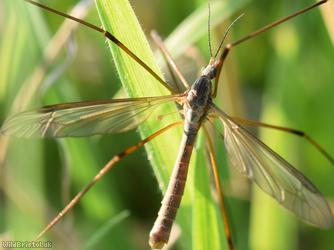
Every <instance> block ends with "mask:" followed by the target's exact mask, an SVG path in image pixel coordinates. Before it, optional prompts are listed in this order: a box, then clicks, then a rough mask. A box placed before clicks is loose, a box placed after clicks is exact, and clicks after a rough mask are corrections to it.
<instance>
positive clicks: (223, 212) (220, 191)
mask: <svg viewBox="0 0 334 250" xmlns="http://www.w3.org/2000/svg"><path fill="white" fill-rule="evenodd" d="M203 128H204V132H205V134H206V139H207V147H208V152H209V157H210V161H211V167H212V173H213V177H214V180H215V186H216V190H217V193H218V197H219V206H220V213H221V215H222V217H223V222H224V229H225V234H226V240H227V244H228V248H229V250H232V249H234V244H233V240H232V230H231V226H230V225H231V224H230V221H229V218H228V214H227V210H226V208H225V199H224V194H223V189H222V185H221V183H220V179H219V175H218V167H217V163H216V154H215V151H214V147H213V142H212V139H211V137H210V134H209V132H208V130H207V129H206V127H205V126H203Z"/></svg>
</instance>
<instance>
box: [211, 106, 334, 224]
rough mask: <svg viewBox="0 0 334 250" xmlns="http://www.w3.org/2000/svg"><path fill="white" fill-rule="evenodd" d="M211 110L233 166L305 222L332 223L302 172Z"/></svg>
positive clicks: (314, 190) (322, 199) (218, 112)
mask: <svg viewBox="0 0 334 250" xmlns="http://www.w3.org/2000/svg"><path fill="white" fill-rule="evenodd" d="M211 111H212V112H213V113H214V114H216V115H217V116H218V117H219V118H220V120H221V121H222V122H223V125H224V142H225V146H226V149H227V152H228V156H229V160H230V162H231V164H232V165H233V166H234V167H235V168H236V169H238V170H239V171H240V172H241V173H243V174H245V175H246V176H247V177H248V178H249V179H251V180H253V181H254V182H255V183H256V184H257V185H258V186H259V187H260V188H261V189H262V190H263V191H265V192H266V193H267V194H269V195H270V196H272V197H273V198H275V199H276V200H277V201H278V202H279V203H280V204H282V205H283V206H284V207H286V208H287V209H289V210H290V211H292V212H293V213H295V214H296V215H298V216H299V217H301V218H302V219H304V220H305V221H308V222H310V223H311V224H314V225H315V226H318V227H320V228H329V227H331V226H332V225H333V215H332V212H331V210H330V208H329V205H328V203H327V201H326V200H325V198H324V197H323V196H322V194H321V193H320V192H319V191H318V189H317V188H316V187H315V186H314V185H313V184H312V183H311V182H310V181H309V180H308V179H307V178H306V177H305V176H304V175H303V174H302V173H300V172H299V171H297V170H296V169H295V168H294V167H293V166H291V165H290V164H289V163H288V162H287V161H286V160H284V159H283V158H282V157H280V156H279V155H278V154H277V153H275V152H274V151H273V150H271V149H270V148H269V147H268V146H266V145H265V144H264V143H263V142H261V141H260V140H258V139H257V138H256V137H254V136H253V135H252V134H251V133H249V132H248V131H247V130H246V129H244V128H243V127H241V126H239V125H237V124H236V123H235V122H233V121H232V120H231V118H230V117H229V116H228V115H226V114H225V113H224V112H223V111H221V110H220V109H218V108H217V107H216V106H215V105H212V106H211Z"/></svg>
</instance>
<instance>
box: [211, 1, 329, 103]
mask: <svg viewBox="0 0 334 250" xmlns="http://www.w3.org/2000/svg"><path fill="white" fill-rule="evenodd" d="M327 1H328V0H322V1H320V2H317V3H314V4H312V5H310V6H308V7H306V8H304V9H301V10H299V11H297V12H294V13H292V14H290V15H288V16H286V17H284V18H281V19H279V20H277V21H275V22H272V23H270V24H268V25H266V26H264V27H262V28H260V29H258V30H256V31H254V32H252V33H250V34H249V35H247V36H244V37H242V38H240V39H239V40H237V41H235V42H232V43H229V44H227V45H226V46H225V47H224V49H223V52H222V54H221V55H220V58H219V63H218V65H217V74H216V79H215V87H214V91H213V94H212V96H213V97H216V95H217V90H218V82H219V77H220V72H221V69H222V66H223V64H224V61H225V59H226V57H227V55H228V53H229V52H230V50H231V49H232V48H233V47H235V46H237V45H239V44H241V43H243V42H245V41H247V40H249V39H251V38H253V37H255V36H257V35H260V34H261V33H263V32H265V31H267V30H269V29H271V28H273V27H275V26H277V25H279V24H281V23H284V22H286V21H288V20H289V19H291V18H294V17H296V16H299V15H300V14H303V13H305V12H307V11H309V10H311V9H314V8H316V7H318V6H320V5H322V4H324V3H326V2H327Z"/></svg>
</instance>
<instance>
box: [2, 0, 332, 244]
mask: <svg viewBox="0 0 334 250" xmlns="http://www.w3.org/2000/svg"><path fill="white" fill-rule="evenodd" d="M25 1H26V2H29V3H31V4H34V5H36V6H38V7H40V8H43V9H45V10H47V11H50V12H52V13H55V14H58V15H61V16H63V17H65V18H68V19H72V20H74V21H76V22H79V23H81V24H82V25H84V26H87V27H89V28H91V29H93V30H95V31H97V32H99V33H101V34H103V35H104V36H105V37H106V38H107V39H109V40H110V41H112V42H113V43H115V44H116V45H117V46H119V48H120V49H122V50H123V51H124V52H125V53H127V54H128V55H129V56H130V57H131V58H132V59H134V60H135V61H136V62H137V63H139V64H140V65H141V66H142V67H143V68H144V69H146V70H147V71H148V72H149V73H150V74H151V75H152V76H153V77H154V78H155V79H156V80H157V81H159V82H160V83H161V84H162V85H163V86H164V87H166V89H168V90H169V91H170V92H171V94H170V95H167V96H158V97H140V98H125V99H111V100H101V101H91V102H74V103H62V104H56V105H49V106H45V107H42V108H40V109H39V110H35V111H26V112H21V113H18V114H14V115H13V116H11V117H10V118H8V119H7V120H6V121H5V123H4V125H3V126H2V130H1V132H2V133H3V134H6V135H15V136H18V137H43V138H46V137H49V138H61V137H80V136H90V135H96V134H108V133H119V132H124V131H128V130H131V129H134V128H136V127H138V126H139V125H140V124H141V123H143V122H144V121H146V120H147V119H148V118H149V117H150V116H151V115H152V113H153V112H154V110H155V109H157V108H158V107H160V106H162V105H164V104H166V103H171V102H172V103H177V104H178V105H180V106H181V107H182V110H180V113H181V114H182V117H183V118H184V119H183V121H180V122H175V123H172V124H170V125H167V126H165V127H163V128H161V129H159V130H158V131H156V132H155V133H153V134H152V135H151V136H149V137H147V138H145V139H143V140H142V141H140V142H138V143H136V144H134V145H133V146H131V147H129V148H127V149H126V150H124V151H123V152H121V153H119V154H117V155H116V156H114V157H113V158H112V159H111V160H110V161H109V162H108V163H107V164H106V165H105V166H104V167H103V168H102V170H101V171H100V172H99V173H98V174H97V175H96V176H95V177H94V178H93V179H92V180H91V182H90V183H89V184H88V185H87V186H86V187H85V188H84V189H83V190H82V191H81V192H79V193H78V194H77V195H76V196H75V197H74V198H73V199H72V201H71V202H70V203H69V204H68V205H67V206H66V207H65V208H64V209H63V210H62V211H61V212H60V213H59V214H58V215H57V216H56V217H55V218H54V219H53V220H52V221H51V222H50V223H49V224H48V225H47V226H46V228H45V229H43V231H42V232H41V233H40V234H39V235H38V236H37V238H40V237H42V236H43V235H44V234H45V233H46V232H47V231H48V230H50V229H51V228H52V227H53V226H54V225H55V224H56V223H57V222H58V221H59V220H61V218H63V217H64V215H66V214H67V213H68V211H69V210H70V209H71V208H72V207H73V206H74V205H75V204H76V203H77V202H78V201H79V200H80V198H81V197H82V196H83V195H84V194H85V193H86V192H87V191H88V190H89V189H90V188H91V187H92V186H93V185H94V184H95V183H96V182H97V181H98V180H99V179H100V178H101V177H102V176H104V175H105V174H106V173H107V172H108V171H109V170H110V168H111V167H112V166H113V165H114V164H115V163H117V162H118V161H120V160H121V159H122V158H123V157H124V156H126V155H128V154H130V153H132V152H133V151H135V150H137V149H138V148H140V147H141V146H143V145H144V144H146V143H147V142H149V141H151V140H152V139H154V138H156V137H157V136H158V135H160V134H162V133H164V132H165V131H167V130H169V129H171V128H172V127H175V126H179V125H183V126H184V129H183V130H184V132H183V135H182V139H181V144H180V146H179V153H178V156H177V159H176V162H175V165H174V168H173V172H172V175H171V177H170V181H169V184H168V187H167V191H166V193H165V195H164V198H163V200H162V202H161V204H162V205H161V208H160V210H159V213H158V216H157V219H156V221H155V223H154V225H153V228H152V230H151V232H150V239H149V244H150V246H151V247H152V248H154V249H158V248H159V249H160V248H162V247H163V246H164V245H165V244H166V243H167V242H168V240H169V236H170V232H171V228H172V225H173V223H174V220H175V217H176V214H177V210H178V208H179V206H180V204H181V199H182V195H183V192H184V187H185V183H186V179H187V172H188V166H189V161H190V158H191V154H192V151H193V147H194V143H195V141H196V138H197V134H198V131H199V129H200V128H201V127H204V128H205V126H207V124H208V123H212V122H213V120H215V119H218V120H219V121H220V122H221V123H222V124H223V128H224V133H223V134H222V135H221V137H222V138H223V140H224V143H225V147H226V149H227V153H228V157H229V160H230V162H231V165H233V166H234V167H235V168H236V169H237V170H239V172H241V173H242V174H244V175H246V176H247V177H248V178H249V179H251V180H253V181H254V183H256V184H257V185H258V186H259V187H260V188H261V189H262V190H263V191H264V192H266V193H267V194H269V195H270V196H272V197H273V198H274V199H276V200H277V201H278V202H279V203H280V204H281V205H282V206H284V207H285V208H287V209H288V210H290V211H292V212H293V213H294V214H296V215H297V216H299V217H300V218H302V219H303V220H305V221H307V222H309V223H311V224H313V225H315V226H317V227H320V228H325V229H327V228H330V227H331V226H332V225H333V216H332V212H331V210H330V208H329V205H328V203H327V201H326V200H325V198H324V197H323V195H322V194H321V193H320V192H319V191H318V189H317V188H316V187H315V186H314V185H313V184H312V183H311V182H310V181H309V180H308V179H307V178H306V177H305V176H304V175H303V174H302V173H300V172H299V171H297V170H296V169H295V168H294V167H293V166H291V165H290V164H289V163H288V162H287V161H286V160H284V159H283V158H282V157H281V156H279V155H278V154H277V153H275V152H274V151H273V150H271V149H270V148H269V147H268V146H266V145H265V144H264V143H263V142H261V141H260V140H259V139H257V138H256V137H254V136H253V135H252V134H251V133H250V132H248V130H247V129H245V128H244V127H243V126H242V125H243V124H250V125H254V126H265V127H271V128H276V129H279V130H284V131H288V132H291V133H294V134H296V135H299V136H303V137H305V138H306V139H307V140H308V141H309V142H311V143H312V144H313V145H314V146H315V147H316V148H317V149H318V150H319V151H320V152H322V153H323V154H324V156H325V157H327V158H328V159H329V160H330V161H331V162H332V163H333V162H334V160H333V158H332V157H331V156H330V155H329V154H328V153H327V152H326V151H324V150H323V148H322V147H320V146H319V144H318V143H316V142H315V141H314V140H312V139H311V138H310V137H309V136H307V135H305V134H304V133H302V132H300V131H297V130H292V129H288V128H284V127H278V126H273V125H269V124H264V123H260V122H256V121H250V120H243V119H237V118H234V117H231V116H229V115H228V114H226V113H225V112H224V111H222V110H221V109H220V108H219V107H217V106H216V104H214V102H213V99H214V98H215V97H216V95H217V91H218V83H219V78H220V73H221V69H222V67H223V64H224V62H225V59H226V57H227V56H228V54H229V52H230V50H231V49H232V48H233V47H235V46H237V45H239V44H241V43H243V42H245V41H247V40H249V39H251V38H253V37H255V36H257V35H259V34H261V33H263V32H265V31H267V30H269V29H271V28H273V27H275V26H277V25H279V24H281V23H283V22H285V21H287V20H289V19H291V18H293V17H296V16H298V15H300V14H302V13H304V12H307V11H309V10H311V9H313V8H315V7H317V6H319V5H321V4H324V3H325V2H327V1H320V2H318V3H315V4H313V5H311V6H309V7H307V8H304V9H302V10H300V11H297V12H295V13H293V14H291V15H289V16H287V17H286V18H283V19H280V20H278V21H276V22H273V23H271V24H269V25H267V26H264V27H263V28H261V29H259V30H257V31H255V32H253V33H251V34H249V35H247V36H245V37H243V38H241V39H239V40H237V41H235V42H232V43H228V44H227V45H225V46H224V47H223V42H224V40H225V37H226V35H227V33H228V31H229V29H230V27H231V26H230V27H229V28H228V29H227V31H226V32H225V36H224V38H223V40H222V42H221V43H220V46H219V47H218V49H217V51H216V53H214V54H213V53H212V52H211V45H210V54H211V60H210V62H209V64H208V65H207V66H206V67H205V68H204V69H203V70H202V71H201V74H200V76H199V77H198V78H197V80H196V81H195V82H194V83H193V84H192V85H190V84H189V83H187V81H186V80H185V79H184V77H183V76H182V75H181V73H180V71H179V70H178V68H177V67H176V65H175V63H174V62H173V60H172V59H171V57H170V55H169V53H168V51H166V49H165V48H164V45H163V43H162V42H161V40H160V38H159V37H158V36H157V34H153V39H154V40H155V41H156V43H157V44H158V46H159V48H160V50H161V51H162V53H163V54H164V56H165V57H166V58H167V62H168V63H169V65H170V66H171V69H173V70H174V71H175V72H174V73H175V74H176V76H177V77H178V79H179V80H180V81H181V82H182V83H183V84H184V86H185V87H186V88H187V90H186V91H185V92H179V91H178V90H177V89H176V87H175V86H173V85H171V84H169V83H167V82H165V81H164V80H163V79H162V78H161V77H160V76H159V75H158V74H156V73H155V72H154V70H152V69H151V68H150V67H149V66H147V64H146V63H145V62H143V61H142V60H141V59H140V58H139V57H137V56H136V54H135V53H133V52H132V51H130V50H129V49H128V48H127V47H126V46H125V45H124V44H123V43H122V42H121V41H119V40H118V39H117V38H116V37H115V36H113V35H112V34H111V33H110V32H108V31H106V30H103V29H101V28H99V27H97V26H95V25H93V24H90V23H87V22H85V21H83V20H80V19H77V18H75V17H73V16H70V15H67V14H65V13H61V12H59V11H57V10H54V9H51V8H49V7H47V6H45V5H42V4H39V3H37V2H34V1H31V0H25ZM232 24H233V23H232ZM209 42H210V40H209ZM174 73H173V74H174ZM212 165H213V168H214V169H213V171H214V172H215V171H216V169H215V165H216V164H215V161H214V159H212ZM215 177H216V175H215ZM215 184H216V187H217V191H218V193H219V194H220V195H219V203H220V206H221V211H222V216H223V218H224V225H225V231H226V236H227V241H228V245H229V248H230V249H233V248H234V246H233V241H232V237H231V230H230V222H229V220H228V216H227V214H226V211H225V208H224V199H223V196H222V193H221V188H220V182H219V178H215Z"/></svg>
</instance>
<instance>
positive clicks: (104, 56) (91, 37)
mask: <svg viewBox="0 0 334 250" xmlns="http://www.w3.org/2000/svg"><path fill="white" fill-rule="evenodd" d="M77 2H78V1H69V0H68V1H43V3H45V4H47V5H49V6H51V7H54V8H57V9H59V10H62V11H67V10H69V9H70V8H71V7H73V6H74V5H75V4H76V3H77ZM113 2H115V3H113V4H117V1H113ZM212 2H214V1H212ZM311 3H313V1H307V3H302V2H298V3H291V2H289V1H270V2H268V1H264V0H254V1H249V0H248V1H242V0H240V1H226V5H224V8H226V9H229V10H230V11H231V12H232V17H229V16H223V15H224V13H225V12H224V11H222V16H221V17H220V18H221V19H222V20H225V21H224V22H223V23H222V24H221V25H220V26H216V27H213V28H212V30H213V32H214V34H213V47H214V48H216V47H217V43H218V42H217V41H216V40H219V39H220V38H221V37H222V33H223V31H224V29H225V28H226V27H227V25H228V24H230V23H231V21H232V20H233V18H235V17H237V16H238V15H240V14H241V13H245V16H244V17H243V18H242V19H241V20H240V21H239V22H238V23H237V24H236V25H235V26H234V28H233V30H232V32H231V35H230V38H229V40H235V39H238V38H240V37H242V36H243V35H246V34H248V33H250V32H252V31H254V30H255V29H256V28H259V27H261V26H263V25H265V24H267V23H269V22H271V21H274V20H276V19H278V18H280V17H283V16H285V15H287V14H289V13H291V12H293V11H295V10H298V9H300V8H302V7H304V6H305V5H307V4H311ZM131 4H132V6H133V8H134V10H135V12H136V15H137V17H138V19H139V20H140V23H141V25H142V26H143V28H144V31H145V33H147V34H149V31H150V30H152V29H156V30H157V31H158V32H159V34H161V36H162V37H168V36H169V35H170V34H171V33H173V32H174V31H175V29H176V27H177V26H178V25H179V24H180V23H181V22H182V21H183V20H184V19H185V18H187V17H188V16H189V15H192V14H194V13H195V10H197V9H198V8H200V9H202V10H204V11H207V1H199V0H198V1H191V0H187V1H182V2H180V1H176V0H172V1H171V0H169V1H152V0H145V1H142V0H137V1H131ZM329 4H331V3H329ZM329 4H328V6H326V7H327V8H329V11H332V12H333V9H334V8H333V6H332V7H330V5H329ZM18 13H19V14H18ZM218 16H219V15H218ZM213 19H214V20H213V22H215V20H217V22H218V21H219V20H218V19H219V18H217V19H216V17H213ZM85 20H88V21H90V22H92V23H94V24H97V25H98V26H100V21H99V17H98V14H97V12H96V9H95V6H94V4H93V5H92V8H91V9H89V13H88V16H87V17H86V18H85ZM63 21H64V20H63V18H61V17H58V16H55V15H50V14H48V13H46V12H44V11H40V10H39V9H37V8H36V7H33V6H29V5H28V4H27V3H25V2H23V1H20V0H2V1H1V2H0V29H1V32H0V37H1V39H0V102H1V113H0V116H1V117H0V118H1V121H3V120H4V119H5V117H6V116H7V115H8V113H9V110H10V109H11V107H12V105H13V102H14V100H15V98H17V97H16V96H17V94H18V93H19V90H20V86H22V84H23V83H24V82H25V81H28V80H29V78H30V77H31V76H32V72H33V71H34V70H35V69H36V67H37V65H39V64H40V63H41V58H42V53H43V49H44V48H45V47H46V45H47V44H48V40H49V39H50V37H52V36H53V35H54V34H55V33H56V32H57V31H58V29H59V26H60V25H61V24H62V22H63ZM199 25H200V26H201V27H202V29H203V27H204V29H203V30H204V31H201V30H200V29H195V30H196V31H198V32H197V33H203V34H201V36H202V38H201V39H199V40H198V41H197V42H196V43H195V44H194V47H192V48H191V50H189V49H188V50H186V51H185V53H187V57H192V59H190V60H191V63H192V65H193V64H195V63H194V61H201V60H203V61H204V62H206V61H207V59H208V49H207V32H206V29H207V27H206V20H205V21H204V22H200V24H199ZM330 25H333V22H332V23H331V22H328V23H327V24H326V23H325V22H324V20H323V16H322V14H321V11H320V10H319V9H317V10H313V11H311V12H309V13H307V14H304V15H302V16H300V17H298V18H296V19H295V20H292V21H289V22H288V23H285V24H283V25H281V26H280V27H278V28H275V29H274V30H272V31H269V32H267V33H265V34H262V35H261V36H259V37H257V38H255V39H253V40H251V41H249V42H247V43H245V44H242V45H240V46H238V47H237V48H235V49H234V50H233V51H232V52H231V54H230V55H229V58H228V60H227V62H226V64H225V66H226V67H225V69H224V71H223V75H222V78H223V83H222V86H223V87H222V89H220V93H219V94H220V98H219V99H218V100H217V103H218V104H219V105H220V106H221V107H222V108H224V110H226V111H227V112H228V113H230V114H233V115H236V116H241V117H245V118H251V119H257V120H261V121H264V122H267V123H271V124H276V125H282V126H288V127H292V128H298V129H300V130H303V131H305V132H307V133H308V134H309V135H311V136H312V137H313V138H314V139H315V140H317V141H318V142H319V143H320V144H321V145H322V146H323V147H324V148H325V149H326V150H328V152H329V153H330V154H331V155H334V140H333V137H334V132H333V129H332V128H333V126H334V116H333V111H332V107H333V98H334V84H333V76H334V75H333V73H334V72H333V68H334V67H333V66H334V49H333V43H332V41H331V40H330V33H329V30H331V29H333V27H331V26H330ZM186 28H188V29H191V28H192V27H186ZM196 35H197V34H196V32H195V34H192V36H189V37H186V38H182V37H181V38H182V39H185V41H181V42H182V43H183V42H184V43H186V42H187V41H188V40H191V39H195V37H196ZM331 35H332V37H333V34H331ZM217 38H218V39H217ZM57 44H59V41H58V42H57ZM68 46H75V47H77V48H76V52H74V55H73V56H72V55H70V56H69V57H70V61H71V64H70V66H68V67H67V66H66V67H65V68H66V71H65V73H64V74H61V77H59V78H58V73H55V72H58V71H62V69H61V67H62V66H64V65H65V64H66V62H67V59H66V54H67V56H68V53H69V54H71V53H70V52H66V49H64V50H63V51H62V52H61V53H60V56H59V57H58V58H57V59H55V60H52V62H51V63H50V64H51V66H50V68H48V69H47V73H48V76H47V77H46V79H47V80H44V83H43V84H42V86H43V87H42V89H39V90H33V91H32V93H33V95H32V100H31V101H30V102H29V105H28V107H24V109H28V108H36V107H39V106H41V105H44V104H51V103H57V102H70V101H79V100H94V99H105V98H111V97H113V96H114V95H115V94H119V89H120V88H121V84H120V81H119V77H118V75H117V72H116V71H115V66H114V65H113V62H112V59H111V55H110V52H109V50H108V48H107V45H106V43H105V40H104V39H103V37H101V36H100V35H99V34H96V33H95V32H93V31H90V30H88V29H86V28H82V27H81V28H79V29H77V30H76V31H75V32H74V34H73V39H72V41H71V42H69V43H67V44H66V45H65V48H66V47H68ZM175 50H176V48H175ZM67 51H68V50H67ZM194 51H195V52H194ZM172 52H174V50H173V51H172ZM197 52H199V53H198V54H199V55H197ZM189 55H191V56H189ZM193 55H195V56H193ZM194 58H195V59H196V60H195V59H194ZM184 59H185V56H183V57H182V58H179V59H178V62H180V63H181V64H180V67H181V69H184V70H185V71H186V72H188V73H189V74H190V70H189V69H188V68H187V66H186V65H184V64H185V60H184ZM44 65H45V64H44ZM55 76H56V77H57V80H56V81H52V80H50V79H52V77H55ZM34 79H38V77H36V76H34V78H33V80H32V82H34ZM47 82H53V84H52V86H51V87H49V88H46V87H45V86H46V85H47ZM31 89H32V87H30V90H31ZM21 93H22V92H21ZM28 93H29V91H28V90H24V91H23V95H22V98H27V95H28ZM21 101H23V100H22V99H21ZM252 131H253V132H254V133H257V134H258V135H259V136H260V137H261V139H263V141H264V142H266V143H267V144H268V145H269V146H271V147H272V148H273V149H274V150H276V151H277V152H278V153H280V154H281V155H282V156H283V157H284V158H286V159H287V160H288V161H289V162H291V163H292V164H293V165H294V166H297V167H298V168H299V169H301V171H302V172H303V173H304V174H305V175H306V176H307V177H309V179H310V180H311V181H312V182H313V183H314V184H315V185H316V186H317V187H318V188H319V189H320V190H321V192H322V193H323V194H324V195H325V196H326V197H327V198H328V201H329V202H330V204H331V206H332V207H333V195H334V189H333V184H332V179H333V176H334V169H333V166H331V164H330V163H329V162H328V161H327V160H326V159H325V158H324V157H323V156H322V155H321V154H320V153H319V152H318V151H316V150H315V149H314V148H313V147H312V146H310V145H309V144H308V143H306V142H305V141H304V140H303V139H300V138H296V137H295V136H293V135H289V134H285V133H282V132H277V131H273V130H268V129H266V130H264V129H263V130H260V131H256V130H252ZM139 139H140V138H139V135H138V134H137V132H136V131H132V132H129V133H123V134H118V135H106V136H103V137H100V136H96V137H92V138H81V139H66V140H57V141H55V140H50V139H47V140H40V139H29V140H25V139H13V140H11V141H10V145H9V148H8V149H7V147H6V143H7V139H6V138H1V144H0V157H1V158H0V160H1V163H4V161H5V164H1V169H0V178H1V179H0V181H1V182H0V183H1V188H2V190H1V193H0V195H1V196H0V202H1V203H0V232H1V234H0V239H1V240H3V239H15V240H22V239H24V240H29V239H31V238H33V237H34V236H35V235H36V233H37V232H39V231H40V229H41V228H42V227H43V226H44V225H45V224H46V223H47V222H48V221H49V220H50V218H51V217H52V216H53V215H54V214H55V213H56V212H57V211H59V210H60V209H61V208H62V207H63V206H64V204H66V201H68V199H69V197H72V196H73V195H74V194H75V193H77V192H78V191H79V190H80V189H81V188H82V187H83V186H84V185H85V184H86V183H87V182H88V181H89V179H90V178H91V177H92V176H93V175H94V174H95V173H96V172H97V171H98V170H99V169H100V168H101V167H102V166H103V165H104V164H105V163H106V162H107V161H108V160H109V159H110V158H111V157H112V156H113V155H114V154H116V153H117V152H119V151H120V150H122V149H124V148H125V147H127V146H129V145H131V144H133V143H135V142H137V141H138V140H139ZM115 142H117V143H115ZM175 147H178V145H175ZM217 147H219V148H217V151H218V150H219V151H218V152H219V156H218V159H219V166H220V167H222V168H223V167H224V170H223V171H225V172H226V168H225V166H226V164H225V163H226V159H225V155H224V154H223V153H222V152H223V145H222V143H219V142H218V143H217ZM223 179H224V187H225V188H224V190H226V193H227V202H228V207H229V214H230V216H231V220H232V223H233V236H234V238H235V241H236V245H237V247H238V249H242V250H244V249H256V250H258V249H263V250H281V249H289V250H290V249H291V250H293V249H324V250H327V249H333V248H334V237H333V235H334V234H333V233H334V230H333V229H332V230H329V231H323V230H320V229H317V228H313V227H311V226H308V225H306V224H305V223H303V222H301V221H300V220H298V219H297V218H296V217H295V216H294V215H291V214H290V213H289V212H286V211H285V209H284V208H281V207H280V206H279V205H277V203H276V202H273V201H272V199H270V198H268V196H266V195H265V194H263V192H262V191H259V190H257V189H256V188H252V187H251V186H250V185H249V183H248V182H247V180H246V179H245V178H243V177H241V176H240V175H238V173H234V172H233V171H232V172H231V173H229V178H226V177H223ZM160 200H161V194H160V191H159V188H158V185H157V182H156V180H155V177H154V175H153V172H152V170H151V168H150V163H149V161H148V160H147V156H146V153H145V150H144V149H142V150H139V151H138V152H135V153H134V154H132V155H131V156H129V157H127V158H125V159H124V160H123V161H122V162H121V163H120V164H119V165H118V166H117V167H116V168H114V169H113V170H112V171H111V173H110V174H108V175H107V176H106V177H105V178H104V179H103V180H102V181H101V182H100V183H98V184H97V185H96V186H95V187H94V188H93V190H91V191H90V192H89V193H88V194H87V195H86V196H85V198H84V199H83V200H82V201H81V202H80V204H79V205H78V206H76V207H75V208H74V210H73V211H72V212H71V213H70V214H69V215H68V216H67V217H66V219H64V221H63V222H61V223H60V224H59V225H58V226H57V227H56V228H55V229H54V230H53V231H51V232H50V233H49V234H48V238H49V239H50V240H52V241H53V242H54V247H55V248H56V249H84V248H86V249H148V245H147V238H148V233H149V230H150V227H151V226H152V224H153V222H154V219H155V216H156V213H157V211H158V208H159V204H160ZM200 230H210V229H205V228H204V229H203V228H201V229H200ZM185 235H186V234H185ZM222 240H223V239H222ZM182 241H191V237H190V238H187V237H186V236H184V235H181V236H180V239H179V240H178V241H177V243H176V245H174V246H173V247H172V248H173V249H189V246H191V247H192V248H193V249H196V248H197V249H201V248H200V247H199V246H195V245H192V244H191V242H190V243H185V244H182ZM180 242H181V243H180ZM223 247H224V245H222V248H223ZM203 249H205V248H203Z"/></svg>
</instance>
